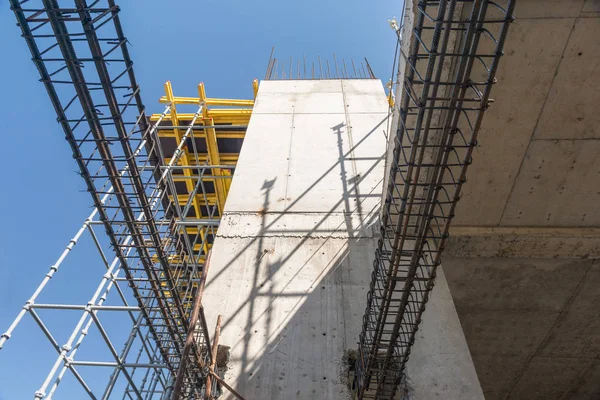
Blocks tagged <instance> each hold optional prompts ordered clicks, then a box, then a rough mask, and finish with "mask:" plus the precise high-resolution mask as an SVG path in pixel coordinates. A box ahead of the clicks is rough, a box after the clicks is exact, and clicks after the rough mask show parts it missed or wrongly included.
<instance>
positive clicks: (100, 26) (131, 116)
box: [3, 0, 210, 398]
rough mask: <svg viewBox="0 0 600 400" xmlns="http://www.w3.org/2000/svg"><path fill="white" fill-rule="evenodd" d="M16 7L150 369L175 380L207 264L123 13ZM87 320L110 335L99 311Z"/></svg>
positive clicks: (197, 350)
mask: <svg viewBox="0 0 600 400" xmlns="http://www.w3.org/2000/svg"><path fill="white" fill-rule="evenodd" d="M11 8H12V10H13V11H14V13H15V16H16V18H17V21H18V25H19V27H20V28H21V31H22V36H23V37H24V38H25V40H26V42H27V45H28V46H29V49H30V51H31V54H32V60H33V62H34V64H35V65H36V67H37V69H38V72H39V74H40V77H41V81H42V83H43V84H44V86H45V88H46V91H47V93H48V95H49V97H50V100H51V102H52V104H53V106H54V109H55V111H56V114H57V117H58V122H59V124H60V125H61V127H62V129H63V131H64V133H65V137H66V140H67V142H68V143H69V145H70V147H71V150H72V152H73V157H74V158H75V161H76V162H77V164H78V167H79V173H80V175H81V176H82V178H83V179H84V181H85V184H86V189H87V191H88V192H89V193H90V195H91V196H92V200H93V204H94V207H95V208H96V210H97V211H96V213H97V217H98V219H99V220H100V221H101V223H102V225H103V227H104V230H105V232H106V234H107V237H108V241H109V244H110V247H111V248H112V249H113V251H114V253H115V255H116V262H118V264H119V265H120V267H119V268H121V269H122V270H123V272H124V275H125V279H126V280H127V282H128V284H129V287H130V288H131V292H132V294H133V298H134V301H135V302H136V303H137V308H136V309H137V310H139V312H140V314H141V320H140V322H138V323H136V326H135V328H134V330H136V331H139V330H143V331H144V332H145V333H140V335H141V336H143V337H146V338H147V340H152V341H154V343H156V349H157V352H158V353H159V354H158V356H157V359H159V360H160V361H161V364H156V365H150V366H148V368H151V369H156V368H164V369H165V370H166V371H167V375H169V376H174V375H175V374H176V372H177V370H178V369H179V365H180V363H181V361H182V360H181V357H182V353H183V350H184V347H185V343H186V336H187V333H188V330H189V318H190V316H191V314H192V309H193V305H194V302H193V300H194V297H195V295H196V292H197V290H198V287H199V284H198V280H199V277H200V276H201V275H202V267H203V265H202V261H201V258H200V255H194V251H193V248H194V245H195V243H191V241H190V238H189V237H188V236H187V235H181V234H179V233H178V232H179V231H178V228H177V220H178V217H179V212H178V211H181V210H180V207H174V205H173V204H172V202H170V201H169V197H168V196H169V193H171V190H170V189H169V187H168V186H169V183H171V186H172V182H170V181H169V179H172V177H171V178H170V177H167V176H164V174H163V171H162V170H161V167H162V165H163V158H162V157H161V152H160V143H159V142H158V139H157V138H158V136H157V135H156V128H155V127H151V126H149V125H148V123H147V116H146V114H145V110H144V105H143V103H142V100H141V96H140V90H139V86H138V84H137V82H136V80H135V75H134V73H133V68H132V66H133V63H132V61H131V59H130V56H129V52H128V48H127V40H126V38H125V37H124V35H123V31H122V28H121V24H120V21H119V11H120V9H119V7H118V6H116V5H115V3H114V1H112V0H103V1H93V2H92V3H90V4H87V2H86V1H85V0H75V2H74V6H69V7H64V6H63V7H61V5H59V3H58V1H56V0H38V1H27V2H20V1H18V0H11ZM199 107H201V105H199ZM200 110H201V108H200ZM200 110H199V112H200ZM165 113H166V111H165ZM176 161H177V160H174V163H175V162H176ZM106 195H108V197H106ZM204 239H205V238H204ZM204 239H202V238H200V239H199V240H198V239H197V238H196V239H195V241H203V240H204ZM205 256H206V254H204V255H203V257H205ZM87 311H88V312H89V311H90V310H87ZM89 317H91V319H92V320H93V321H94V323H95V325H96V326H97V327H98V329H100V331H101V334H102V336H106V332H105V330H104V329H103V328H102V325H101V324H100V321H99V320H98V319H97V315H96V313H95V312H90V313H89ZM11 329H12V327H11ZM202 330H203V329H202V326H198V327H197V328H196V332H197V334H198V336H199V337H200V338H205V339H206V340H205V341H203V340H202V339H200V340H198V341H195V342H194V345H193V347H194V349H193V351H191V352H189V353H190V355H189V357H190V358H191V359H192V360H193V362H190V363H188V365H187V367H186V368H185V370H186V378H185V380H184V381H185V384H186V388H185V390H183V391H182V393H183V396H184V397H182V398H203V396H204V385H205V381H206V378H207V376H208V369H207V368H203V367H202V365H208V364H209V363H210V350H209V348H210V345H209V344H208V337H207V334H206V333H204V334H203V332H202ZM8 337H10V336H9V335H8V336H5V337H4V338H3V342H4V341H6V340H7V339H8ZM105 340H106V342H107V343H109V344H110V340H109V339H108V338H105ZM109 347H110V350H111V353H112V355H113V357H114V359H115V365H116V368H115V374H114V375H116V376H118V375H119V374H123V375H125V376H126V378H127V381H128V382H129V384H128V385H129V387H131V388H132V391H133V393H134V395H135V396H138V397H141V392H140V391H139V390H137V389H136V385H135V383H134V381H133V378H132V373H130V372H128V369H127V366H126V365H125V364H124V363H123V361H122V357H120V356H119V354H117V352H116V351H115V350H114V348H113V347H112V345H109ZM188 347H189V345H188ZM70 351H71V349H70V348H68V346H67V347H65V348H64V349H63V350H62V352H63V353H64V354H62V353H61V356H62V360H59V361H61V362H65V363H67V362H68V360H67V358H66V355H67V354H68V353H69V352H70ZM59 358H60V357H59ZM57 362H58V361H57ZM53 370H57V366H56V365H55V367H54V368H53ZM112 379H113V378H111V380H112ZM114 379H116V378H114ZM49 384H50V376H49V378H48V379H47V381H46V382H45V383H44V385H42V388H41V389H40V390H39V391H38V393H37V394H36V397H38V398H44V397H45V396H46V394H47V393H46V389H47V388H48V385H49ZM88 392H89V391H88ZM89 394H90V395H92V394H91V393H89ZM92 397H93V395H92Z"/></svg>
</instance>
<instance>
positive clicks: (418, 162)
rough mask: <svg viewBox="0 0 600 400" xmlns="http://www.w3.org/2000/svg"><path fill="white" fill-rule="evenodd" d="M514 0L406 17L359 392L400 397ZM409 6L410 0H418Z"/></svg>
mask: <svg viewBox="0 0 600 400" xmlns="http://www.w3.org/2000/svg"><path fill="white" fill-rule="evenodd" d="M514 5H515V2H514V1H512V0H506V1H504V3H503V4H499V3H497V2H492V1H487V0H471V1H458V0H445V1H419V2H417V3H415V9H414V10H413V11H412V12H408V13H407V15H406V17H405V18H403V19H402V23H403V30H402V31H398V32H397V33H398V39H399V40H400V38H401V37H405V38H409V39H410V41H409V42H406V43H404V42H403V43H401V44H400V46H399V48H400V62H399V70H398V77H399V79H398V90H397V94H398V99H399V101H397V102H396V103H397V104H396V105H395V108H394V114H395V120H396V123H397V130H396V135H395V136H394V137H393V143H391V148H392V149H393V150H392V151H391V154H389V155H388V160H387V168H388V171H389V173H388V176H387V177H386V182H387V187H386V191H385V193H384V199H385V202H384V205H383V210H382V219H381V238H380V240H379V242H378V248H377V249H376V254H375V261H374V264H373V272H372V277H371V285H370V289H369V292H368V295H367V307H366V311H365V315H364V317H363V327H362V332H361V334H360V338H359V349H358V357H357V362H356V366H355V385H356V387H355V389H356V391H357V394H358V398H359V399H393V398H395V396H396V395H397V391H398V387H399V385H400V383H401V382H402V379H403V377H404V372H405V369H406V364H407V361H408V357H409V355H410V351H411V347H412V345H413V343H414V341H415V334H416V332H417V329H418V326H419V324H420V322H421V320H422V317H423V312H424V310H425V304H426V303H427V300H428V298H429V295H430V293H431V290H432V289H433V285H434V281H435V276H436V268H437V267H438V266H439V265H440V262H441V254H442V251H443V248H444V243H445V241H446V239H447V237H448V232H449V227H450V223H451V221H452V218H453V217H454V211H455V207H456V204H457V202H458V200H459V198H460V193H461V188H462V185H463V183H464V182H465V181H466V172H467V168H468V166H469V164H470V163H471V161H472V153H473V150H474V148H475V147H476V145H477V134H478V131H479V128H480V126H481V122H482V118H483V115H484V112H485V110H486V109H487V108H488V106H489V104H490V103H491V99H490V97H489V96H490V90H491V87H492V84H493V83H494V82H495V73H496V69H497V67H498V62H499V59H500V57H501V55H502V48H503V45H504V41H505V38H506V35H507V30H508V26H509V24H510V22H511V21H512V13H513V9H514ZM409 6H410V5H409Z"/></svg>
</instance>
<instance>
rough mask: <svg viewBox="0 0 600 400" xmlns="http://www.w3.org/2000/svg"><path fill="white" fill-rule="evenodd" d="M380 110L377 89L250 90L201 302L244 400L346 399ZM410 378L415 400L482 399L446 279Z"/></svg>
mask: <svg viewBox="0 0 600 400" xmlns="http://www.w3.org/2000/svg"><path fill="white" fill-rule="evenodd" d="M313 96H314V103H312V102H311V98H312V97H313ZM331 101H336V102H339V103H341V106H340V104H330V102H331ZM363 101H364V104H363ZM300 103H301V106H300V105H299V104H300ZM298 109H300V111H298ZM340 110H341V112H340V113H338V112H337V111H340ZM344 110H345V111H344ZM387 110H388V107H387V104H386V99H385V94H384V92H383V88H382V85H381V82H380V81H376V80H369V81H367V80H361V81H358V80H356V81H340V80H330V81H265V82H262V83H261V86H260V90H259V93H258V97H257V100H256V105H255V110H254V113H253V116H252V119H251V120H250V125H249V128H248V131H247V134H246V138H245V140H244V145H243V148H242V151H241V154H240V159H239V162H238V168H237V169H236V174H235V177H234V179H233V182H232V186H231V191H230V193H229V197H228V200H227V204H226V207H225V213H224V216H223V219H222V222H221V226H220V228H219V232H218V235H217V238H216V240H215V243H214V246H213V250H212V257H211V266H210V272H209V276H208V282H207V286H206V291H205V294H204V299H203V303H204V306H205V309H206V312H207V315H206V316H207V320H208V323H209V326H210V327H211V329H212V328H213V327H214V324H215V321H216V318H217V315H218V314H222V315H223V316H224V319H223V327H222V330H221V340H220V344H223V345H227V346H230V347H231V359H230V361H229V369H228V371H227V372H226V374H225V379H226V381H227V382H228V383H229V384H231V385H232V386H234V387H235V388H236V389H237V390H238V391H239V392H240V393H241V394H243V395H244V396H245V397H246V398H248V399H350V398H351V394H350V392H349V390H348V383H349V382H348V373H347V365H345V362H344V356H345V354H346V352H347V351H348V350H355V349H356V347H357V342H358V334H359V332H360V329H361V326H362V316H363V313H364V309H365V304H366V293H367V291H368V285H369V282H370V274H371V268H372V262H373V257H374V249H375V246H376V236H375V234H376V233H377V232H378V229H377V221H378V217H379V205H380V198H381V183H382V178H383V175H384V171H383V156H384V152H385V145H386V143H385V136H384V130H385V129H386V127H387V124H386V120H387ZM408 376H409V383H410V386H411V390H412V392H411V393H412V394H413V397H414V398H416V399H431V398H438V397H439V398H442V397H445V398H456V399H482V398H483V394H482V391H481V387H480V385H479V382H478V380H477V374H476V372H475V369H474V367H473V364H472V360H471V356H470V354H469V350H468V348H467V344H466V341H465V338H464V335H463V333H462V329H461V327H460V322H459V320H458V317H457V314H456V310H455V309H454V304H453V303H452V299H451V297H450V292H449V290H448V287H447V284H446V282H445V279H444V275H443V273H441V274H440V276H439V277H438V284H437V285H436V287H435V290H434V292H433V294H432V298H431V300H430V303H429V306H428V308H427V311H426V312H425V315H424V321H423V324H422V326H421V329H420V331H419V341H418V342H417V344H416V345H415V347H414V349H413V352H412V355H411V358H410V361H409V365H408ZM225 398H231V396H229V395H228V394H227V392H225Z"/></svg>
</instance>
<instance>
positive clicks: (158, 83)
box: [0, 0, 401, 400]
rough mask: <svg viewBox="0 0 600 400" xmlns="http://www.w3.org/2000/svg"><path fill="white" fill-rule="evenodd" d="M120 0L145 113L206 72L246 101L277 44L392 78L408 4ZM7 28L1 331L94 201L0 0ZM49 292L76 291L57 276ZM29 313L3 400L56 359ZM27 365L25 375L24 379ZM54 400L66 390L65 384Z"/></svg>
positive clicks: (82, 271) (222, 90)
mask: <svg viewBox="0 0 600 400" xmlns="http://www.w3.org/2000/svg"><path fill="white" fill-rule="evenodd" d="M121 3H123V4H121V6H122V13H121V21H122V24H123V27H124V30H125V35H126V36H127V37H128V39H129V41H130V42H131V47H130V51H131V57H132V59H133V61H134V69H135V73H136V76H137V78H138V82H139V83H140V86H141V88H142V97H143V99H144V102H145V105H146V107H147V110H148V111H149V112H159V111H162V108H163V107H162V106H161V105H159V104H158V101H157V100H158V98H159V97H160V96H161V95H162V94H163V84H164V82H165V81H166V80H171V82H172V84H173V87H174V91H175V94H176V95H181V96H195V95H196V85H197V84H198V83H199V82H201V81H202V82H204V83H205V85H206V90H207V94H208V96H209V97H231V98H251V96H252V80H253V79H254V78H259V79H260V78H262V77H263V76H264V73H265V69H266V65H267V62H268V58H269V53H270V51H271V47H273V46H275V48H276V55H277V57H278V58H279V59H280V60H289V57H290V56H293V57H295V58H301V57H302V55H303V54H306V55H307V57H308V58H312V59H315V60H316V58H317V56H321V57H322V58H329V59H330V60H331V59H332V57H331V54H332V53H333V52H335V53H336V56H337V57H338V58H342V57H345V58H346V59H349V58H354V59H355V60H361V59H362V57H367V58H368V59H369V62H370V63H371V66H372V68H373V70H374V72H375V74H376V75H377V76H378V77H379V78H381V79H382V80H383V81H384V83H385V82H387V80H388V79H389V78H390V74H391V68H392V61H393V60H392V58H393V55H394V46H395V35H394V33H393V31H392V30H391V29H390V27H389V26H388V23H387V20H388V19H389V18H391V17H392V16H394V15H396V16H399V15H400V10H401V2H396V1H391V0H380V1H356V0H354V1H353V0H344V1H342V0H330V1H328V0H304V1H272V0H269V1H260V2H249V1H232V0H207V1H177V2H175V1H173V2H165V1H160V2H159V1H144V2H132V1H130V2H126V3H125V2H121ZM167 4H169V7H167V6H166V5H167ZM0 37H2V42H1V43H0V51H1V54H2V55H3V57H2V61H1V62H0V76H2V78H3V80H2V89H3V90H2V92H3V93H2V96H0V109H1V110H2V111H3V116H4V117H3V118H2V120H1V121H0V129H1V134H2V141H1V143H2V149H3V157H2V158H1V159H0V163H1V171H2V173H3V185H2V190H1V193H2V195H0V219H1V221H2V229H1V230H0V273H1V275H0V276H1V277H2V278H0V305H1V306H0V331H1V332H4V331H5V330H6V328H7V327H8V325H9V324H10V323H11V322H12V319H13V318H14V317H15V316H16V314H17V312H18V311H19V309H20V307H21V305H22V304H23V303H24V301H25V300H27V298H28V297H29V296H30V295H31V293H32V292H33V290H34V288H35V287H36V286H37V284H38V283H39V281H40V280H41V279H42V277H43V275H44V274H45V273H46V272H47V270H48V267H49V266H50V265H51V264H52V263H53V262H54V261H55V260H56V258H57V257H58V256H59V254H60V253H61V252H62V250H63V248H64V246H65V245H66V244H67V243H68V240H69V239H70V238H71V237H72V236H73V234H74V233H75V232H76V231H77V229H78V228H79V226H80V225H81V223H82V221H83V219H84V218H85V217H87V215H88V214H89V213H90V211H91V208H90V205H91V199H90V196H89V195H88V194H87V193H86V192H84V191H83V189H84V185H83V181H82V179H81V178H80V177H79V176H78V175H77V173H76V171H75V170H76V165H75V162H74V160H73V158H72V156H71V153H70V151H69V147H68V145H67V143H66V141H65V140H64V134H63V132H62V131H61V129H60V127H59V125H58V124H57V122H56V116H55V115H54V111H53V108H52V107H51V104H50V101H49V99H48V97H47V95H46V92H45V91H44V88H43V85H42V84H41V83H40V82H39V81H38V79H39V76H38V73H37V70H36V69H35V67H34V65H33V63H32V62H31V60H30V58H31V55H30V53H29V50H28V49H27V46H26V44H25V41H24V40H23V39H22V38H21V37H20V31H19V29H18V28H17V26H16V22H15V18H14V16H13V14H12V12H11V11H10V10H9V7H8V4H7V2H4V3H3V5H2V7H1V8H0ZM88 250H89V251H88ZM78 252H79V255H78V256H77V257H76V258H74V261H75V263H76V264H77V263H80V265H79V268H78V269H77V270H76V271H77V272H76V273H77V275H78V279H80V281H81V282H82V286H86V285H85V284H84V282H86V277H87V275H86V273H87V272H86V271H87V270H86V268H85V267H86V266H87V263H88V260H87V259H86V257H87V256H91V255H92V249H91V248H90V249H87V248H85V247H84V248H83V249H81V248H80V249H78ZM93 256H95V254H93ZM94 268H95V267H94ZM60 272H63V273H70V272H68V271H66V270H65V271H60ZM73 273H75V272H73ZM97 276H98V274H95V275H94V284H95V282H96V281H97V279H96V277H97ZM54 290H57V291H65V292H67V291H69V290H70V288H69V287H62V286H61V283H60V282H59V280H56V286H55V287H54ZM58 318H60V317H58ZM29 320H30V318H29ZM27 322H28V323H26V324H24V325H23V326H22V327H20V328H19V329H17V331H16V332H15V334H14V336H13V339H11V340H10V341H9V342H8V343H7V345H6V348H5V349H4V350H1V351H0V370H3V371H5V372H4V373H0V400H13V399H21V398H31V397H32V394H33V391H34V390H36V389H37V388H38V387H39V385H40V383H41V378H42V377H40V376H39V374H37V372H40V371H46V370H48V369H49V368H50V363H51V362H52V360H53V358H54V357H52V358H49V356H51V355H52V352H47V353H44V354H39V353H33V352H32V350H31V348H30V346H28V345H27V340H33V341H39V340H45V339H43V337H42V336H41V335H39V333H38V330H37V328H35V327H34V325H33V324H32V323H30V321H27ZM61 322H62V321H61V320H60V319H59V320H58V321H57V323H58V324H60V323H61ZM47 348H48V349H50V346H49V345H48V346H47ZM26 371H27V373H28V376H29V378H28V379H27V380H26V381H25V380H24V379H23V380H20V379H19V378H21V379H22V378H23V376H24V373H25V372H26ZM32 372H33V373H32ZM60 393H61V392H60V391H59V394H60ZM65 395H66V396H65ZM59 398H61V399H62V398H71V397H69V396H68V394H67V393H62V396H59ZM72 398H76V397H72Z"/></svg>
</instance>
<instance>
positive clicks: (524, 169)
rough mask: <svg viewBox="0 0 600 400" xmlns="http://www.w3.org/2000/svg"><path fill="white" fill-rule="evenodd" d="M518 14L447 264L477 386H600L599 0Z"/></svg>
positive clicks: (519, 394)
mask: <svg viewBox="0 0 600 400" xmlns="http://www.w3.org/2000/svg"><path fill="white" fill-rule="evenodd" d="M407 3H408V6H409V11H408V12H407V15H406V20H405V23H406V26H407V27H408V29H407V31H406V32H405V36H404V37H405V38H408V34H409V33H408V32H409V31H410V24H411V21H412V17H413V11H411V7H414V4H415V1H412V2H407ZM515 17H516V20H515V22H514V23H513V24H512V26H511V28H510V31H509V35H508V38H507V42H506V45H505V49H504V53H505V54H504V56H503V58H502V59H501V62H500V67H499V69H498V72H497V76H496V77H497V81H498V82H497V84H496V85H495V87H494V88H493V90H492V96H491V97H492V98H493V99H494V101H495V102H494V103H493V104H492V105H491V107H490V109H489V110H488V111H487V113H486V116H485V118H484V121H483V125H482V129H481V131H480V134H479V138H478V143H479V144H478V148H477V150H476V151H475V153H474V155H473V164H472V165H471V167H470V168H469V172H468V175H467V178H468V181H467V183H466V184H465V185H464V188H463V193H462V199H461V201H460V203H459V205H458V207H457V211H456V218H455V221H454V223H453V227H452V229H451V237H450V240H449V243H448V245H447V247H446V252H445V255H444V257H443V260H442V261H443V269H444V271H445V273H446V277H447V281H448V285H449V287H450V291H451V293H452V297H453V299H454V302H455V304H456V309H457V311H458V315H459V317H460V320H461V324H462V327H463V329H464V333H465V336H466V338H467V341H468V344H469V348H470V350H471V353H472V355H473V360H474V363H475V366H476V369H477V372H478V375H479V379H480V381H481V384H482V387H483V390H484V393H485V397H486V398H487V399H503V400H505V399H528V400H529V399H563V400H564V399H600V313H598V309H599V306H600V294H599V293H600V289H599V288H600V281H599V280H598V279H599V273H600V264H598V263H599V262H600V261H598V260H597V259H598V258H600V217H599V216H600V189H599V188H600V148H599V146H600V129H599V128H598V126H599V123H600V116H599V115H600V114H599V113H598V112H597V109H598V104H600V90H598V89H599V82H600V41H599V40H598V38H599V37H600V1H598V0H572V1H561V0H518V1H517V6H516V10H515ZM406 43H408V40H405V44H406ZM403 68H404V66H403V65H402V64H400V69H399V75H400V77H401V76H402V74H403ZM399 81H401V79H399ZM417 343H418V342H417ZM448 398H452V397H448Z"/></svg>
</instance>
